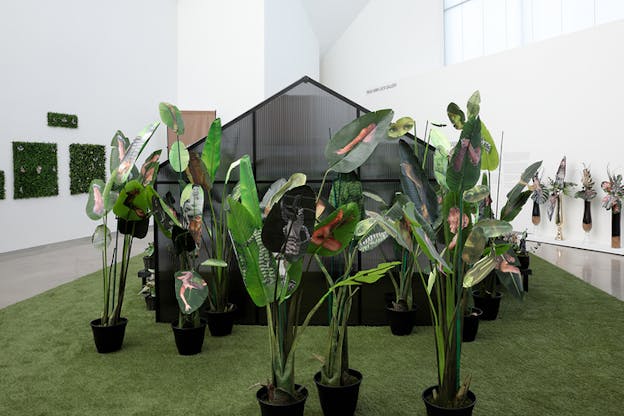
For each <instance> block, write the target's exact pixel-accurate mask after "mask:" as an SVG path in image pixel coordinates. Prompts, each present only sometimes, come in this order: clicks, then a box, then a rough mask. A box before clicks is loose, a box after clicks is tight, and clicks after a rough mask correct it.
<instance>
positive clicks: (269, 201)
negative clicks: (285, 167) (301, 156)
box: [260, 173, 308, 215]
mask: <svg viewBox="0 0 624 416" xmlns="http://www.w3.org/2000/svg"><path fill="white" fill-rule="evenodd" d="M307 180H308V178H307V176H306V175H304V174H303V173H293V174H292V175H290V178H288V180H285V179H284V178H281V179H278V180H277V181H275V182H273V183H272V184H271V186H270V187H269V190H268V191H267V192H266V193H265V194H264V196H263V197H262V201H261V202H260V209H262V210H263V211H264V214H265V215H268V213H269V211H270V210H271V208H272V207H273V205H274V204H275V203H276V202H277V201H279V200H280V199H281V198H282V196H284V194H285V193H286V192H288V191H290V190H291V189H293V188H297V187H299V186H303V185H305V184H306V182H307Z"/></svg>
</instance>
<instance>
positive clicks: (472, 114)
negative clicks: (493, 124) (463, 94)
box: [466, 91, 481, 118]
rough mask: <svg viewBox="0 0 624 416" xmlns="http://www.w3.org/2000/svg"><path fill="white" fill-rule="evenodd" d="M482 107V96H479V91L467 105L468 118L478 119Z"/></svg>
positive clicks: (473, 94) (474, 93) (471, 97)
mask: <svg viewBox="0 0 624 416" xmlns="http://www.w3.org/2000/svg"><path fill="white" fill-rule="evenodd" d="M480 105H481V94H479V91H475V92H473V93H472V95H471V96H470V98H469V99H468V104H467V105H466V108H467V109H468V118H476V117H478V116H479V108H480Z"/></svg>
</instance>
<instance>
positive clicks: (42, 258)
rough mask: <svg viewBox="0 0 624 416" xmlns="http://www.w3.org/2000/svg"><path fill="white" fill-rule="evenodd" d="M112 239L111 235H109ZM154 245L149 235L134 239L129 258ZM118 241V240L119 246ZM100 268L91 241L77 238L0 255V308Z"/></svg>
mask: <svg viewBox="0 0 624 416" xmlns="http://www.w3.org/2000/svg"><path fill="white" fill-rule="evenodd" d="M113 238H114V235H113ZM150 241H154V237H153V234H152V231H151V230H150V232H149V233H148V235H147V236H146V237H145V238H143V239H141V240H138V239H134V241H133V243H132V255H133V256H134V255H137V254H140V253H142V252H143V250H145V248H146V247H147V244H148V242H150ZM121 243H122V241H121V239H120V242H119V244H120V245H121ZM101 268H102V256H101V254H100V251H98V250H96V249H95V248H94V247H93V246H92V245H91V238H90V237H87V238H80V239H77V240H71V241H66V242H63V243H57V244H49V245H45V246H40V247H34V248H29V249H25V250H18V251H11V252H8V253H2V254H0V308H4V307H6V306H8V305H12V304H13V303H17V302H19V301H21V300H24V299H28V298H30V297H32V296H35V295H37V294H39V293H42V292H45V291H46V290H48V289H52V288H54V287H56V286H59V285H61V284H63V283H67V282H71V281H73V280H75V279H77V278H79V277H81V276H84V275H86V274H89V273H93V272H95V271H97V270H100V269H101Z"/></svg>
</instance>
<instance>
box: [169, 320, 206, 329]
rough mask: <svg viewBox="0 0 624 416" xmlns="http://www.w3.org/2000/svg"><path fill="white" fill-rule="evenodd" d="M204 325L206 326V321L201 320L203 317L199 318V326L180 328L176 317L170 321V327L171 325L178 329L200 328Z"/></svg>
mask: <svg viewBox="0 0 624 416" xmlns="http://www.w3.org/2000/svg"><path fill="white" fill-rule="evenodd" d="M204 326H206V321H205V320H203V319H200V323H199V326H192V327H182V328H180V327H179V326H178V321H177V319H176V320H175V321H173V322H171V327H172V328H173V329H179V330H182V331H184V330H187V329H197V328H201V327H204Z"/></svg>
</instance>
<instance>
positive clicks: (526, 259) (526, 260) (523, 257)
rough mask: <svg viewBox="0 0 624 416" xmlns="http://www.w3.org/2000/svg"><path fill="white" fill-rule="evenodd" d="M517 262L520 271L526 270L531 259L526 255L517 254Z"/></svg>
mask: <svg viewBox="0 0 624 416" xmlns="http://www.w3.org/2000/svg"><path fill="white" fill-rule="evenodd" d="M518 261H519V262H520V269H528V268H529V264H530V261H531V258H530V257H529V255H528V254H524V255H522V254H518Z"/></svg>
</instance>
